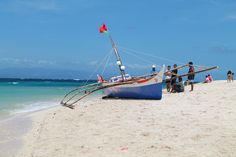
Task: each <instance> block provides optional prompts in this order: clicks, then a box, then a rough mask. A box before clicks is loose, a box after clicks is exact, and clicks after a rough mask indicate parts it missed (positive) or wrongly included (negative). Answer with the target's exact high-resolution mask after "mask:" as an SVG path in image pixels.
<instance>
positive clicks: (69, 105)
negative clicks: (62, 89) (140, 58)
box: [61, 80, 135, 109]
mask: <svg viewBox="0 0 236 157" xmlns="http://www.w3.org/2000/svg"><path fill="white" fill-rule="evenodd" d="M132 83H135V81H133V80H131V81H126V82H119V83H113V84H107V85H101V86H98V87H96V88H93V89H91V88H90V89H91V90H88V92H86V93H85V94H83V95H81V96H80V97H79V98H77V99H76V100H72V99H73V98H74V97H75V96H77V95H79V94H80V93H76V94H74V95H72V96H71V97H69V99H68V100H66V101H65V98H66V97H68V96H69V95H70V93H73V91H75V90H72V91H71V92H69V93H68V94H67V95H66V97H64V99H63V100H62V101H61V105H63V106H65V107H68V108H70V109H74V107H75V104H76V103H77V102H78V101H80V100H81V99H83V98H85V97H86V96H88V95H90V94H92V93H94V92H96V91H98V90H102V89H105V88H109V87H115V86H120V85H124V84H132ZM81 88H84V86H82V87H81ZM78 89H79V88H77V90H78ZM82 91H86V89H84V90H82ZM70 101H72V102H70Z"/></svg>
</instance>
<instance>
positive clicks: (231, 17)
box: [226, 15, 236, 20]
mask: <svg viewBox="0 0 236 157" xmlns="http://www.w3.org/2000/svg"><path fill="white" fill-rule="evenodd" d="M226 19H228V20H236V15H228V16H226Z"/></svg>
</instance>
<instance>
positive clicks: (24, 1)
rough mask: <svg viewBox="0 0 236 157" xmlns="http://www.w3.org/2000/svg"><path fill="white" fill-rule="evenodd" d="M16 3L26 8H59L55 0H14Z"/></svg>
mask: <svg viewBox="0 0 236 157" xmlns="http://www.w3.org/2000/svg"><path fill="white" fill-rule="evenodd" d="M16 5H18V6H19V7H25V8H28V9H37V10H57V9H59V6H58V4H57V3H56V0H16Z"/></svg>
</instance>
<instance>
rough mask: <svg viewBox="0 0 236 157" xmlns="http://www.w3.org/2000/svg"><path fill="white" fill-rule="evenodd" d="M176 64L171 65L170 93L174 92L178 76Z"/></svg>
mask: <svg viewBox="0 0 236 157" xmlns="http://www.w3.org/2000/svg"><path fill="white" fill-rule="evenodd" d="M176 68H177V64H174V65H173V70H172V71H171V92H175V85H176V77H177V74H178V69H176Z"/></svg>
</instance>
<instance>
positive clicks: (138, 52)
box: [118, 46, 185, 64]
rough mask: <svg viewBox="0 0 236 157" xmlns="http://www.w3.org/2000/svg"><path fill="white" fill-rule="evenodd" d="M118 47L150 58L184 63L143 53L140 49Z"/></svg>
mask: <svg viewBox="0 0 236 157" xmlns="http://www.w3.org/2000/svg"><path fill="white" fill-rule="evenodd" d="M118 47H119V48H120V49H123V50H124V51H126V52H132V53H136V54H139V55H144V56H148V57H152V58H157V59H160V60H165V61H168V62H172V63H178V64H185V63H183V62H179V61H176V60H173V59H168V58H164V57H159V56H155V55H151V53H147V52H145V53H144V52H140V51H137V50H134V49H130V48H125V47H122V46H118Z"/></svg>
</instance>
